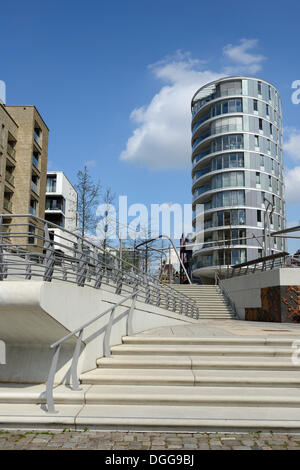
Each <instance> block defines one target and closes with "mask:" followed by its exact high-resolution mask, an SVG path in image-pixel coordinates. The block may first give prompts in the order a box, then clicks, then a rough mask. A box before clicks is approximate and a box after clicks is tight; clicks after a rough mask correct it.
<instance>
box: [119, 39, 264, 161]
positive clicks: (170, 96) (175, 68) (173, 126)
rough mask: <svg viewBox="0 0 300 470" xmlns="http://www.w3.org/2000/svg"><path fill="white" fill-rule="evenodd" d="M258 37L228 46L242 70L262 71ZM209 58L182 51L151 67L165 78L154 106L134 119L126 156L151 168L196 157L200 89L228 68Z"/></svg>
mask: <svg viewBox="0 0 300 470" xmlns="http://www.w3.org/2000/svg"><path fill="white" fill-rule="evenodd" d="M256 45H257V40H255V39H250V40H249V39H248V40H246V39H243V40H242V41H241V43H240V45H238V46H232V45H231V44H230V45H228V46H225V48H224V54H225V56H226V57H227V58H228V59H230V60H232V61H234V63H235V65H234V66H235V70H236V71H237V72H238V71H239V72H246V71H248V72H249V73H251V72H253V70H254V69H255V70H258V67H260V63H261V62H262V61H263V59H264V57H263V56H260V55H254V54H251V53H249V52H248V51H249V49H251V48H252V47H255V46H256ZM204 63H205V62H203V61H200V60H199V59H193V58H192V57H191V55H190V53H182V52H181V51H178V52H177V53H176V55H175V56H173V57H172V56H171V57H166V58H165V59H163V60H162V61H160V62H157V63H155V64H153V65H150V66H149V69H150V70H151V72H152V73H153V75H154V77H155V78H156V79H159V80H161V81H163V82H165V84H164V86H162V88H161V89H160V91H159V92H158V93H156V95H154V97H153V98H152V100H151V101H150V103H149V104H148V105H144V106H141V107H139V108H136V109H134V110H133V111H132V113H131V114H130V119H131V120H132V121H133V122H134V123H135V124H136V128H135V129H134V131H133V133H132V135H131V136H130V137H129V138H128V140H127V144H126V148H125V150H123V151H122V153H121V155H120V159H121V160H123V161H126V162H130V163H135V164H139V165H141V166H144V167H147V168H149V169H166V168H188V167H189V166H190V161H191V160H190V159H191V127H190V126H191V110H190V102H191V98H192V96H193V95H194V93H195V92H196V91H197V90H198V89H199V88H200V87H201V86H203V85H205V84H206V83H208V82H211V81H213V80H216V79H218V78H220V77H224V75H227V73H228V72H226V73H224V70H223V71H222V70H221V71H220V72H218V71H212V70H208V69H206V70H205V69H204V68H203V67H204Z"/></svg>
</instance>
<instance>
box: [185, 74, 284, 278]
mask: <svg viewBox="0 0 300 470" xmlns="http://www.w3.org/2000/svg"><path fill="white" fill-rule="evenodd" d="M282 144H283V142H282V118H281V98H280V95H279V93H278V91H277V90H276V88H274V86H272V85H271V84H270V83H268V82H266V81H264V80H260V79H256V78H250V77H229V78H223V79H220V80H217V81H214V82H212V83H209V84H207V85H205V86H203V87H202V88H200V89H199V90H198V91H197V92H196V93H195V95H194V97H193V98H192V177H193V186H192V193H193V209H194V213H193V225H194V227H195V232H196V233H195V242H196V243H199V246H198V247H197V246H196V247H195V248H194V254H193V274H194V276H195V277H201V278H202V279H203V280H205V278H211V277H212V276H213V275H214V272H215V270H216V269H224V268H226V267H227V266H229V265H233V264H238V263H242V262H245V261H247V260H248V261H249V260H251V259H255V258H258V257H260V256H262V255H265V254H271V253H275V252H279V251H283V250H284V249H285V242H284V240H283V239H281V238H275V237H274V238H273V237H271V238H270V237H267V240H268V243H267V244H266V245H265V238H264V236H265V230H267V231H268V230H269V231H270V232H272V231H277V230H280V229H283V228H284V227H285V200H284V182H283V151H282ZM197 205H198V206H197ZM266 213H267V214H269V215H266ZM200 219H201V223H197V222H198V220H200ZM201 241H204V244H203V245H201V244H200V243H201Z"/></svg>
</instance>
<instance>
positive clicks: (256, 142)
mask: <svg viewBox="0 0 300 470" xmlns="http://www.w3.org/2000/svg"><path fill="white" fill-rule="evenodd" d="M254 145H255V147H256V148H259V137H258V135H255V136H254Z"/></svg>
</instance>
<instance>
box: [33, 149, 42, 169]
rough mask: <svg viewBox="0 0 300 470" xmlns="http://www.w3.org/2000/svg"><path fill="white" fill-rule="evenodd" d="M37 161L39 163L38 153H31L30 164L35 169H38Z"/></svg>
mask: <svg viewBox="0 0 300 470" xmlns="http://www.w3.org/2000/svg"><path fill="white" fill-rule="evenodd" d="M39 161H40V154H39V152H33V154H32V164H33V166H34V167H35V168H37V169H39Z"/></svg>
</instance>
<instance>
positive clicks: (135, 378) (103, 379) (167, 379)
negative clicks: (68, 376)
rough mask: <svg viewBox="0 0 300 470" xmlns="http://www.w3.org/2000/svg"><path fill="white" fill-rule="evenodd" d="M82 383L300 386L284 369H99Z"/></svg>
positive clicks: (86, 374) (298, 378) (296, 379)
mask: <svg viewBox="0 0 300 470" xmlns="http://www.w3.org/2000/svg"><path fill="white" fill-rule="evenodd" d="M80 381H81V383H82V384H90V385H95V384H98V385H100V384H106V385H108V384H111V385H129V384H130V385H168V386H170V385H183V386H204V387H205V386H206V387H208V386H214V387H228V386H235V387H288V388H293V387H297V388H298V387H299V386H300V376H299V377H297V376H296V377H295V371H289V370H283V371H272V370H267V371H266V370H241V371H239V373H238V374H237V371H236V370H230V369H229V370H223V369H213V370H202V371H201V370H192V369H185V370H179V369H134V368H132V369H129V368H128V369H126V368H122V369H121V368H120V369H117V368H111V369H108V368H98V369H94V370H92V371H90V372H86V373H85V374H82V375H81V376H80Z"/></svg>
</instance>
